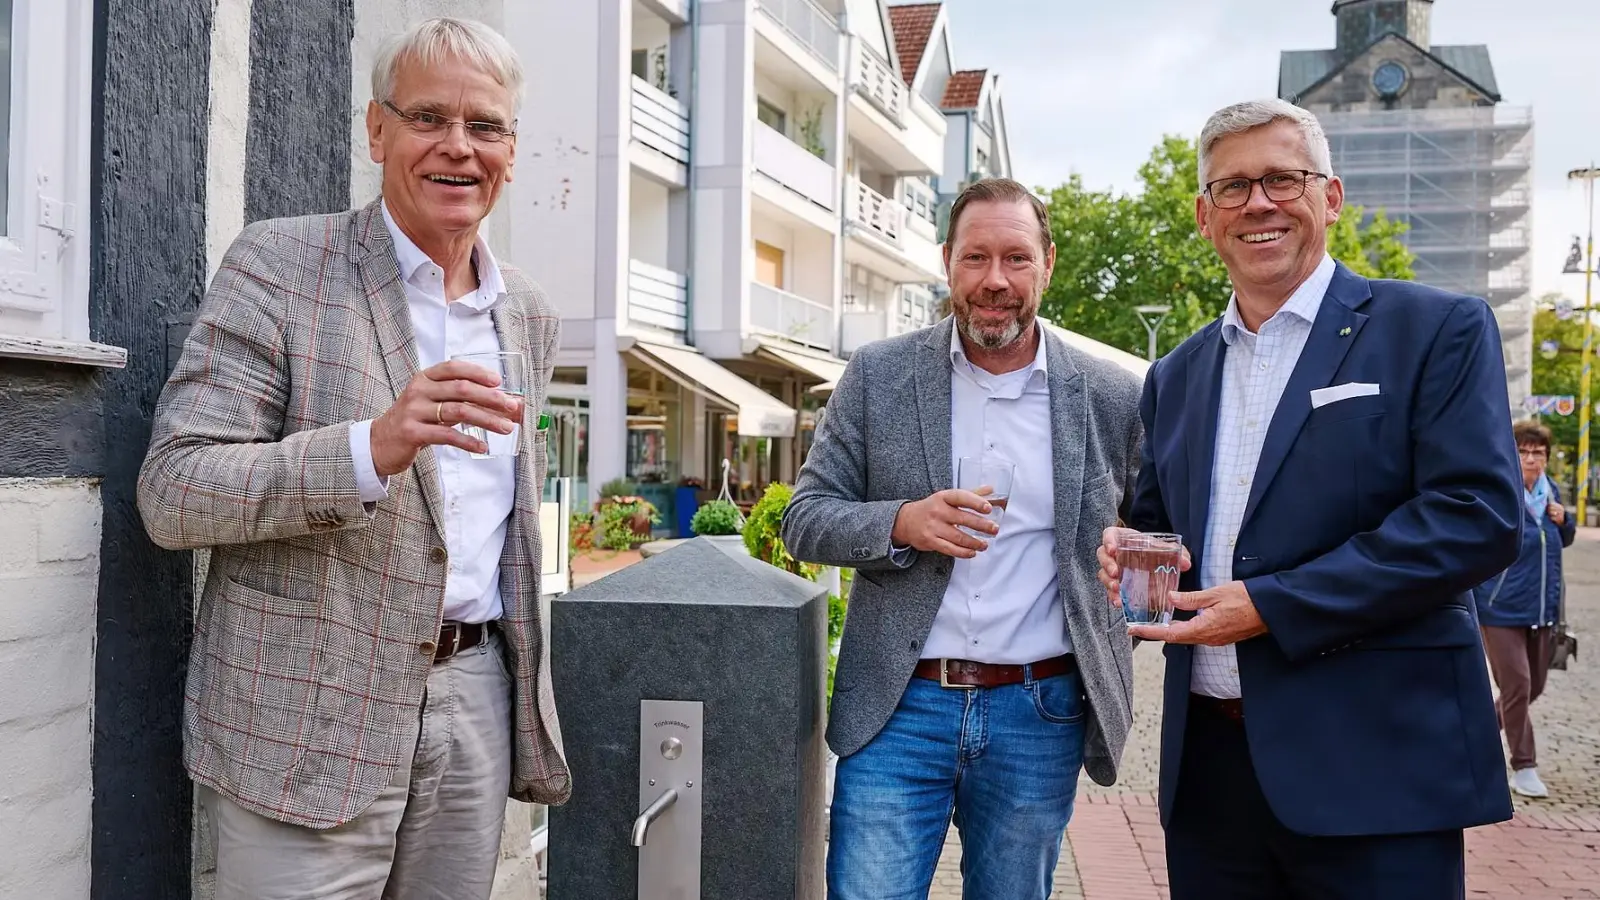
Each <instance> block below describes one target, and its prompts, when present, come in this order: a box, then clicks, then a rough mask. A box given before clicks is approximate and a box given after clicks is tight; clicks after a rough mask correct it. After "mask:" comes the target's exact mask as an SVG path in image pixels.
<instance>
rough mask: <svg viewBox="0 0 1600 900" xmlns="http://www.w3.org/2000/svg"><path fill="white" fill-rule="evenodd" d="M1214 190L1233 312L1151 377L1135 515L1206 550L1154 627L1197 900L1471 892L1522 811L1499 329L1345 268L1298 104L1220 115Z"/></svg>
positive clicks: (1170, 820) (1173, 797) (1174, 785)
mask: <svg viewBox="0 0 1600 900" xmlns="http://www.w3.org/2000/svg"><path fill="white" fill-rule="evenodd" d="M1200 173H1201V181H1202V182H1203V185H1202V191H1201V193H1200V195H1199V197H1198V198H1197V199H1196V203H1195V217H1196V219H1197V220H1198V223H1199V226H1200V231H1201V233H1202V234H1203V235H1204V236H1205V237H1206V238H1207V239H1208V240H1210V241H1211V242H1212V243H1213V244H1214V245H1215V246H1216V248H1217V253H1218V255H1220V256H1221V258H1222V261H1223V262H1224V263H1225V264H1226V266H1227V269H1228V274H1229V276H1230V277H1231V279H1232V281H1233V286H1234V295H1233V297H1232V299H1231V300H1230V301H1229V303H1228V308H1227V311H1226V313H1225V314H1224V315H1223V317H1222V318H1221V319H1219V320H1218V321H1216V322H1213V323H1211V324H1210V325H1207V326H1206V327H1205V328H1203V329H1201V330H1200V331H1199V332H1198V333H1197V334H1195V335H1194V336H1193V337H1191V338H1189V339H1188V340H1187V341H1185V342H1184V343H1183V344H1182V345H1180V346H1179V347H1178V348H1177V349H1175V350H1173V351H1172V352H1171V353H1170V354H1168V355H1167V356H1166V357H1165V358H1163V359H1161V360H1160V361H1159V362H1157V363H1156V364H1155V365H1154V367H1152V368H1151V370H1150V374H1149V376H1148V378H1147V380H1146V382H1145V387H1144V396H1143V399H1142V401H1141V410H1140V413H1141V416H1142V418H1143V421H1144V426H1145V432H1146V439H1145V445H1144V451H1143V460H1142V468H1141V471H1140V473H1139V478H1138V482H1137V487H1136V489H1135V495H1134V500H1133V505H1132V507H1131V511H1130V513H1129V520H1128V522H1127V525H1129V526H1131V527H1132V528H1133V529H1138V530H1142V531H1156V532H1177V533H1180V534H1182V535H1183V538H1184V543H1185V545H1186V547H1187V551H1188V553H1189V554H1191V556H1190V557H1189V558H1187V559H1185V561H1184V574H1183V576H1182V580H1181V583H1180V586H1179V587H1180V592H1179V593H1177V594H1175V595H1174V605H1175V606H1176V607H1177V609H1178V610H1179V612H1178V613H1177V615H1175V617H1174V621H1173V622H1172V623H1171V625H1170V626H1166V627H1162V626H1130V628H1129V631H1130V633H1131V634H1132V635H1133V636H1134V637H1135V638H1138V639H1141V640H1146V641H1164V642H1165V646H1164V648H1163V651H1164V653H1165V654H1166V658H1167V673H1166V696H1165V709H1164V714H1163V721H1162V735H1161V798H1160V799H1161V821H1162V824H1163V825H1164V826H1165V828H1166V836H1167V866H1168V870H1169V875H1170V879H1171V885H1172V896H1173V898H1174V900H1194V898H1219V900H1220V898H1226V900H1248V898H1263V900H1266V898H1273V900H1276V898H1284V897H1306V898H1343V897H1351V898H1355V897H1361V898H1372V897H1395V898H1404V900H1433V898H1458V897H1462V896H1464V894H1465V875H1464V855H1463V849H1462V832H1463V829H1464V828H1467V827H1471V826H1474V825H1481V824H1485V823H1489V822H1497V821H1503V820H1505V819H1508V818H1510V816H1511V798H1510V792H1509V790H1508V789H1507V784H1506V777H1505V760H1504V757H1503V756H1502V753H1501V749H1500V738H1499V734H1498V725H1497V723H1496V720H1495V711H1494V704H1493V701H1492V699H1491V693H1490V688H1489V676H1488V672H1487V669H1486V666H1485V663H1484V654H1483V647H1482V644H1481V643H1480V638H1479V634H1478V622H1477V616H1476V612H1475V608H1474V605H1473V603H1472V596H1471V589H1472V587H1473V586H1474V585H1477V584H1480V583H1482V582H1483V581H1484V580H1485V579H1487V578H1489V577H1492V576H1493V575H1494V574H1495V573H1497V572H1499V571H1501V570H1502V569H1504V568H1506V567H1507V566H1508V565H1510V564H1511V563H1512V562H1513V561H1514V560H1515V559H1516V556H1517V549H1518V539H1519V535H1520V528H1521V521H1522V516H1521V505H1520V504H1521V500H1522V491H1521V486H1520V482H1519V476H1518V465H1517V454H1516V447H1515V446H1514V444H1513V442H1512V440H1511V432H1510V428H1509V427H1508V425H1509V423H1510V417H1511V410H1510V404H1509V402H1508V399H1507V395H1506V384H1505V367H1504V362H1503V360H1502V356H1501V352H1500V339H1499V333H1498V330H1497V328H1496V326H1495V320H1494V316H1493V314H1492V313H1491V312H1490V310H1489V307H1488V305H1487V304H1485V303H1484V301H1483V300H1481V299H1478V298H1475V297H1468V296H1462V295H1458V294H1451V293H1447V292H1445V291H1441V290H1437V289H1435V288H1430V287H1426V286H1423V285H1419V284H1413V283H1407V282H1395V281H1377V280H1372V281H1369V280H1368V279H1366V278H1363V277H1361V276H1359V275H1356V274H1355V273H1353V272H1351V271H1350V270H1349V269H1348V268H1346V267H1344V266H1343V265H1340V264H1339V263H1337V262H1335V261H1334V260H1333V259H1332V258H1331V257H1330V256H1328V253H1327V249H1326V248H1327V229H1328V226H1329V225H1330V224H1332V223H1333V222H1335V221H1337V220H1338V218H1339V214H1340V211H1341V207H1342V206H1343V202H1344V188H1343V185H1342V184H1341V183H1340V180H1339V179H1338V178H1337V177H1335V176H1334V175H1333V173H1332V165H1331V160H1330V154H1329V151H1328V142H1327V138H1326V137H1325V136H1324V135H1323V132H1322V129H1321V126H1320V125H1319V124H1318V123H1317V120H1316V118H1315V117H1314V116H1312V115H1311V114H1310V113H1308V112H1306V111H1304V110H1302V109H1299V108H1298V107H1295V106H1293V105H1291V104H1288V103H1284V102H1282V101H1276V100H1272V101H1263V102H1253V103H1244V104H1239V105H1236V106H1232V107H1229V108H1227V109H1224V110H1222V111H1220V112H1218V113H1217V114H1216V115H1214V116H1213V117H1212V118H1211V120H1210V122H1208V123H1207V125H1206V128H1205V130H1204V132H1203V133H1202V135H1201V153H1200ZM1127 533H1128V531H1127V530H1124V529H1111V530H1108V531H1107V532H1106V535H1105V541H1104V546H1103V547H1102V549H1101V551H1100V562H1101V566H1102V569H1101V581H1102V583H1103V584H1105V585H1106V587H1107V589H1108V592H1109V593H1110V594H1111V596H1112V598H1113V601H1115V596H1116V585H1117V581H1118V578H1119V576H1120V570H1119V567H1118V565H1117V560H1116V553H1117V547H1118V545H1119V543H1120V541H1121V540H1122V539H1123V537H1124V536H1125V535H1126V534H1127Z"/></svg>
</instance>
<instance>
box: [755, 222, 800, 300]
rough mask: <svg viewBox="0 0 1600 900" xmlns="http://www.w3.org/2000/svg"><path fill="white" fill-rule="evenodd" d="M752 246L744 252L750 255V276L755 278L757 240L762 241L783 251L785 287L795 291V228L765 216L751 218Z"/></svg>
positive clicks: (787, 289)
mask: <svg viewBox="0 0 1600 900" xmlns="http://www.w3.org/2000/svg"><path fill="white" fill-rule="evenodd" d="M750 238H751V242H750V246H748V247H745V248H744V252H745V253H746V254H748V255H749V256H750V260H751V263H750V277H751V278H752V279H754V278H755V252H756V250H755V242H756V241H760V242H761V243H763V244H767V245H770V246H773V247H777V248H778V249H779V250H782V251H783V289H784V290H786V291H790V292H791V293H792V292H793V291H794V270H795V254H796V253H797V252H798V251H797V250H796V248H795V240H794V229H792V228H789V227H788V226H786V225H782V224H780V223H778V222H776V221H774V220H772V219H768V218H766V217H765V216H751V218H750Z"/></svg>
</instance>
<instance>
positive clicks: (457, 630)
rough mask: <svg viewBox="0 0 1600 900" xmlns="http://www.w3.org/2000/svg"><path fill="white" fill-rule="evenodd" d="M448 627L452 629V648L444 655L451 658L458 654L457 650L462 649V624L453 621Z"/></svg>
mask: <svg viewBox="0 0 1600 900" xmlns="http://www.w3.org/2000/svg"><path fill="white" fill-rule="evenodd" d="M448 627H449V629H450V650H449V651H448V652H447V653H445V655H444V658H445V659H449V658H450V657H452V656H455V655H456V651H457V650H460V649H461V626H460V624H458V623H451V624H450V625H449V626H448ZM440 649H441V650H442V649H444V648H443V647H441V648H440Z"/></svg>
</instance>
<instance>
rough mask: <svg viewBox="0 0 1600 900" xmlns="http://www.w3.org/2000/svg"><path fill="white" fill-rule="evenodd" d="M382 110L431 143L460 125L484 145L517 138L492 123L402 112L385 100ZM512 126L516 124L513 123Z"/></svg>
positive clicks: (473, 138) (441, 138) (435, 114)
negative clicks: (451, 127) (390, 113)
mask: <svg viewBox="0 0 1600 900" xmlns="http://www.w3.org/2000/svg"><path fill="white" fill-rule="evenodd" d="M381 105H382V106H383V108H384V109H387V110H388V111H389V112H392V113H394V114H395V116H396V117H398V118H399V119H400V120H401V121H402V122H405V123H406V125H407V126H408V127H410V129H411V130H412V131H413V132H415V133H416V134H417V136H418V137H422V138H427V139H428V140H431V141H442V140H444V137H445V135H447V134H449V133H450V126H452V125H460V126H461V128H462V130H463V131H465V132H466V133H467V137H469V138H471V139H472V140H474V141H479V142H481V143H485V144H498V143H500V142H501V141H503V140H505V139H506V138H513V137H516V136H517V131H516V129H515V128H514V127H513V128H507V127H505V126H504V125H497V124H495V123H494V122H464V121H462V120H461V119H449V118H446V117H444V116H441V115H439V114H438V113H434V112H428V111H427V110H418V111H416V112H409V113H408V112H402V111H401V110H400V108H399V107H397V106H395V105H394V104H393V103H390V102H389V101H387V100H385V101H383V103H382V104H381ZM512 124H513V125H515V124H516V123H515V122H513V123H512Z"/></svg>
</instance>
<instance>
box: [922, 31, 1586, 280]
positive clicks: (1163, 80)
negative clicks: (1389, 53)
mask: <svg viewBox="0 0 1600 900" xmlns="http://www.w3.org/2000/svg"><path fill="white" fill-rule="evenodd" d="M947 5H948V6H949V9H950V25H951V44H952V47H953V49H954V50H955V56H956V65H957V66H958V67H960V68H992V69H994V70H995V71H998V72H999V73H1000V89H1001V95H1002V96H1003V97H1004V99H1005V106H1006V115H1007V117H1008V125H1009V127H1010V133H1011V144H1012V165H1013V167H1014V168H1015V170H1016V173H1015V174H1016V175H1017V177H1018V178H1019V180H1021V181H1023V182H1024V183H1026V184H1029V185H1044V186H1054V185H1055V184H1057V183H1059V182H1061V181H1064V180H1066V178H1067V177H1068V176H1069V175H1071V174H1072V173H1074V172H1077V173H1079V174H1081V175H1082V176H1083V179H1084V182H1085V183H1086V184H1087V185H1089V186H1091V187H1098V188H1115V189H1117V190H1131V189H1133V188H1134V187H1135V186H1136V183H1135V179H1136V176H1137V169H1138V166H1139V164H1140V163H1142V162H1143V161H1144V160H1145V158H1146V157H1147V156H1148V155H1149V153H1150V150H1151V148H1152V147H1154V146H1155V144H1156V142H1157V141H1158V140H1160V138H1161V135H1162V134H1163V133H1168V132H1171V133H1179V134H1183V135H1186V136H1190V137H1193V136H1196V135H1198V134H1199V132H1200V128H1201V126H1202V125H1204V124H1205V119H1206V116H1207V115H1208V114H1210V113H1211V112H1212V111H1213V110H1215V109H1218V108H1220V107H1222V106H1226V105H1227V104H1229V103H1232V102H1235V101H1238V100H1243V99H1248V98H1252V97H1270V96H1273V95H1275V94H1276V92H1277V84H1278V53H1279V51H1281V50H1310V49H1319V48H1325V47H1332V46H1333V45H1334V18H1333V16H1332V15H1331V13H1330V12H1329V10H1330V9H1331V7H1332V6H1333V4H1332V2H1331V0H1106V2H1098V0H947ZM1433 43H1435V44H1488V45H1489V51H1490V55H1491V58H1492V59H1493V61H1494V69H1495V76H1496V78H1497V79H1498V80H1499V83H1500V93H1501V96H1502V97H1503V98H1504V102H1506V103H1510V104H1516V105H1525V106H1531V107H1532V108H1533V117H1534V181H1535V185H1534V186H1535V193H1534V202H1533V226H1534V231H1533V241H1534V256H1533V264H1534V268H1533V284H1534V289H1535V291H1536V292H1537V293H1543V292H1545V291H1552V290H1561V291H1565V292H1566V293H1567V294H1568V295H1569V296H1572V297H1574V298H1575V299H1578V300H1580V301H1581V299H1582V297H1583V278H1582V277H1581V276H1563V275H1561V274H1560V271H1561V265H1562V263H1563V262H1565V260H1566V253H1567V249H1568V247H1569V246H1570V245H1571V242H1572V236H1573V235H1574V234H1583V233H1584V232H1585V231H1586V229H1587V221H1586V214H1585V209H1584V201H1583V192H1582V189H1581V187H1580V186H1578V185H1577V184H1576V183H1573V184H1569V183H1568V181H1567V171H1568V170H1570V169H1575V168H1579V167H1583V166H1587V165H1589V162H1590V160H1591V159H1594V160H1595V161H1596V162H1597V163H1600V4H1596V3H1595V2H1594V0H1438V2H1436V3H1435V4H1434V10H1433ZM1596 289H1597V290H1600V284H1597V285H1596Z"/></svg>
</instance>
